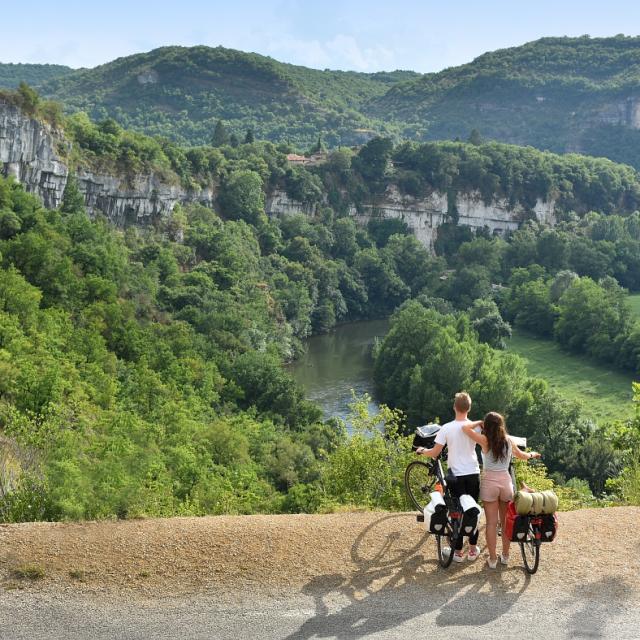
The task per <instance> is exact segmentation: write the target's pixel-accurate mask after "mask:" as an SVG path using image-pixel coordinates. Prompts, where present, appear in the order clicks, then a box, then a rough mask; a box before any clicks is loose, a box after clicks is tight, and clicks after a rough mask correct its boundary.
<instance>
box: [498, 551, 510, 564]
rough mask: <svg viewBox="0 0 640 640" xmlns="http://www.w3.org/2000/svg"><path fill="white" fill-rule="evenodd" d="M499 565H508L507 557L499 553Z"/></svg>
mask: <svg viewBox="0 0 640 640" xmlns="http://www.w3.org/2000/svg"><path fill="white" fill-rule="evenodd" d="M500 564H509V556H505V555H504V554H503V553H501V554H500Z"/></svg>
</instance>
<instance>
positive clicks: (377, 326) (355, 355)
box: [290, 319, 389, 420]
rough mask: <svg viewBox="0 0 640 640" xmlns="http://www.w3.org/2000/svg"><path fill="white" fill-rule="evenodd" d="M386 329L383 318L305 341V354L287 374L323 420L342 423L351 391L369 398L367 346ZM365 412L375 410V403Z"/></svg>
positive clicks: (370, 364)
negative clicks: (304, 392) (303, 391)
mask: <svg viewBox="0 0 640 640" xmlns="http://www.w3.org/2000/svg"><path fill="white" fill-rule="evenodd" d="M388 328H389V321H388V320H386V319H385V320H368V321H364V322H352V323H349V324H343V325H340V326H338V327H336V328H335V329H334V330H333V331H331V332H330V333H327V334H324V335H320V336H313V337H312V338H309V339H308V340H307V342H306V345H307V352H306V353H305V354H303V355H302V356H301V357H300V359H299V360H296V362H294V363H293V364H292V365H290V371H291V373H292V375H293V377H294V378H295V379H296V380H297V381H298V382H299V383H300V384H301V385H302V387H303V388H304V389H305V391H306V395H307V398H308V399H309V400H313V401H315V402H317V403H318V404H319V405H320V407H321V408H322V411H323V412H324V416H325V418H332V417H336V418H342V419H343V420H346V418H347V415H348V413H349V404H350V403H351V402H352V395H351V390H352V389H353V391H354V392H355V393H356V394H357V395H362V394H363V393H368V394H369V395H373V359H372V357H371V347H372V345H373V343H374V340H375V339H376V337H380V338H382V337H383V336H384V335H385V334H386V332H387V330H388ZM369 409H370V410H371V411H377V405H376V403H374V402H372V403H371V404H370V405H369Z"/></svg>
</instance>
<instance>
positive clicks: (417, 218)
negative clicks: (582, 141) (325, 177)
mask: <svg viewBox="0 0 640 640" xmlns="http://www.w3.org/2000/svg"><path fill="white" fill-rule="evenodd" d="M455 204H456V210H457V215H458V224H461V225H467V226H469V227H471V228H472V229H481V228H483V227H488V228H489V230H490V231H491V232H492V233H495V234H503V233H504V232H505V231H513V230H515V229H517V228H518V226H519V225H520V223H521V222H522V221H523V220H524V219H525V218H529V217H531V216H532V215H534V216H535V217H536V219H538V220H540V221H541V222H546V223H548V224H554V222H555V216H554V210H555V206H554V202H553V201H549V202H543V201H542V200H538V201H537V203H536V205H535V207H534V208H533V210H532V211H527V210H526V209H525V208H524V207H522V206H521V205H517V206H516V207H510V206H509V203H508V202H507V201H506V200H495V201H493V202H491V203H490V204H485V203H484V202H483V200H482V198H481V197H480V194H479V193H477V192H470V193H461V194H458V196H457V198H456V203H455ZM448 208H449V207H448V202H447V195H446V194H444V193H440V192H438V191H434V192H432V193H431V194H429V195H428V196H427V197H426V198H421V199H417V198H412V197H410V196H404V195H402V194H401V193H400V192H399V191H398V189H397V187H395V186H391V187H389V188H388V189H387V192H386V193H385V195H384V198H382V199H381V200H380V201H379V202H378V203H376V204H365V205H362V206H361V207H360V209H359V210H358V209H356V208H355V207H354V206H352V207H351V208H350V210H349V214H350V215H351V216H353V217H354V218H355V220H356V221H357V222H358V223H360V224H362V225H366V224H367V223H368V222H369V220H371V219H372V218H399V219H401V220H404V221H405V222H406V223H407V225H408V226H409V228H410V229H411V230H412V231H413V233H414V235H415V236H416V238H417V239H418V240H419V241H420V242H421V243H422V244H423V245H424V246H425V247H427V248H428V249H431V250H433V245H434V242H435V240H436V237H437V234H438V227H439V226H440V225H441V224H442V223H444V222H447V221H450V220H451V216H450V215H449V213H448ZM314 212H315V211H314V208H313V207H310V206H308V205H304V204H302V203H301V202H296V201H295V200H292V199H291V198H289V197H288V196H287V194H286V193H284V192H282V191H275V192H274V193H273V195H272V196H271V197H270V198H269V199H268V200H267V213H268V214H269V215H278V216H286V215H293V214H305V215H312V214H313V213H314Z"/></svg>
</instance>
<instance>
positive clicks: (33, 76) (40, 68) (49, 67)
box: [0, 62, 73, 89]
mask: <svg viewBox="0 0 640 640" xmlns="http://www.w3.org/2000/svg"><path fill="white" fill-rule="evenodd" d="M70 73H73V69H71V68H70V67H65V66H63V65H60V64H13V63H2V62H0V89H15V88H16V87H17V86H18V85H19V84H20V83H21V82H26V83H27V84H30V85H31V86H34V87H36V86H39V85H41V84H42V83H43V82H46V81H47V80H52V79H53V78H60V77H62V76H65V75H68V74H70Z"/></svg>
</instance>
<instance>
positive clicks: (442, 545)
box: [436, 529, 454, 569]
mask: <svg viewBox="0 0 640 640" xmlns="http://www.w3.org/2000/svg"><path fill="white" fill-rule="evenodd" d="M447 545H448V546H447ZM436 546H437V547H438V562H439V563H440V566H441V567H442V568H443V569H446V568H447V567H448V566H449V565H450V564H451V562H452V561H453V554H454V548H453V547H454V541H453V536H452V535H451V530H450V529H449V532H448V533H447V534H446V535H443V536H438V535H437V536H436Z"/></svg>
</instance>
